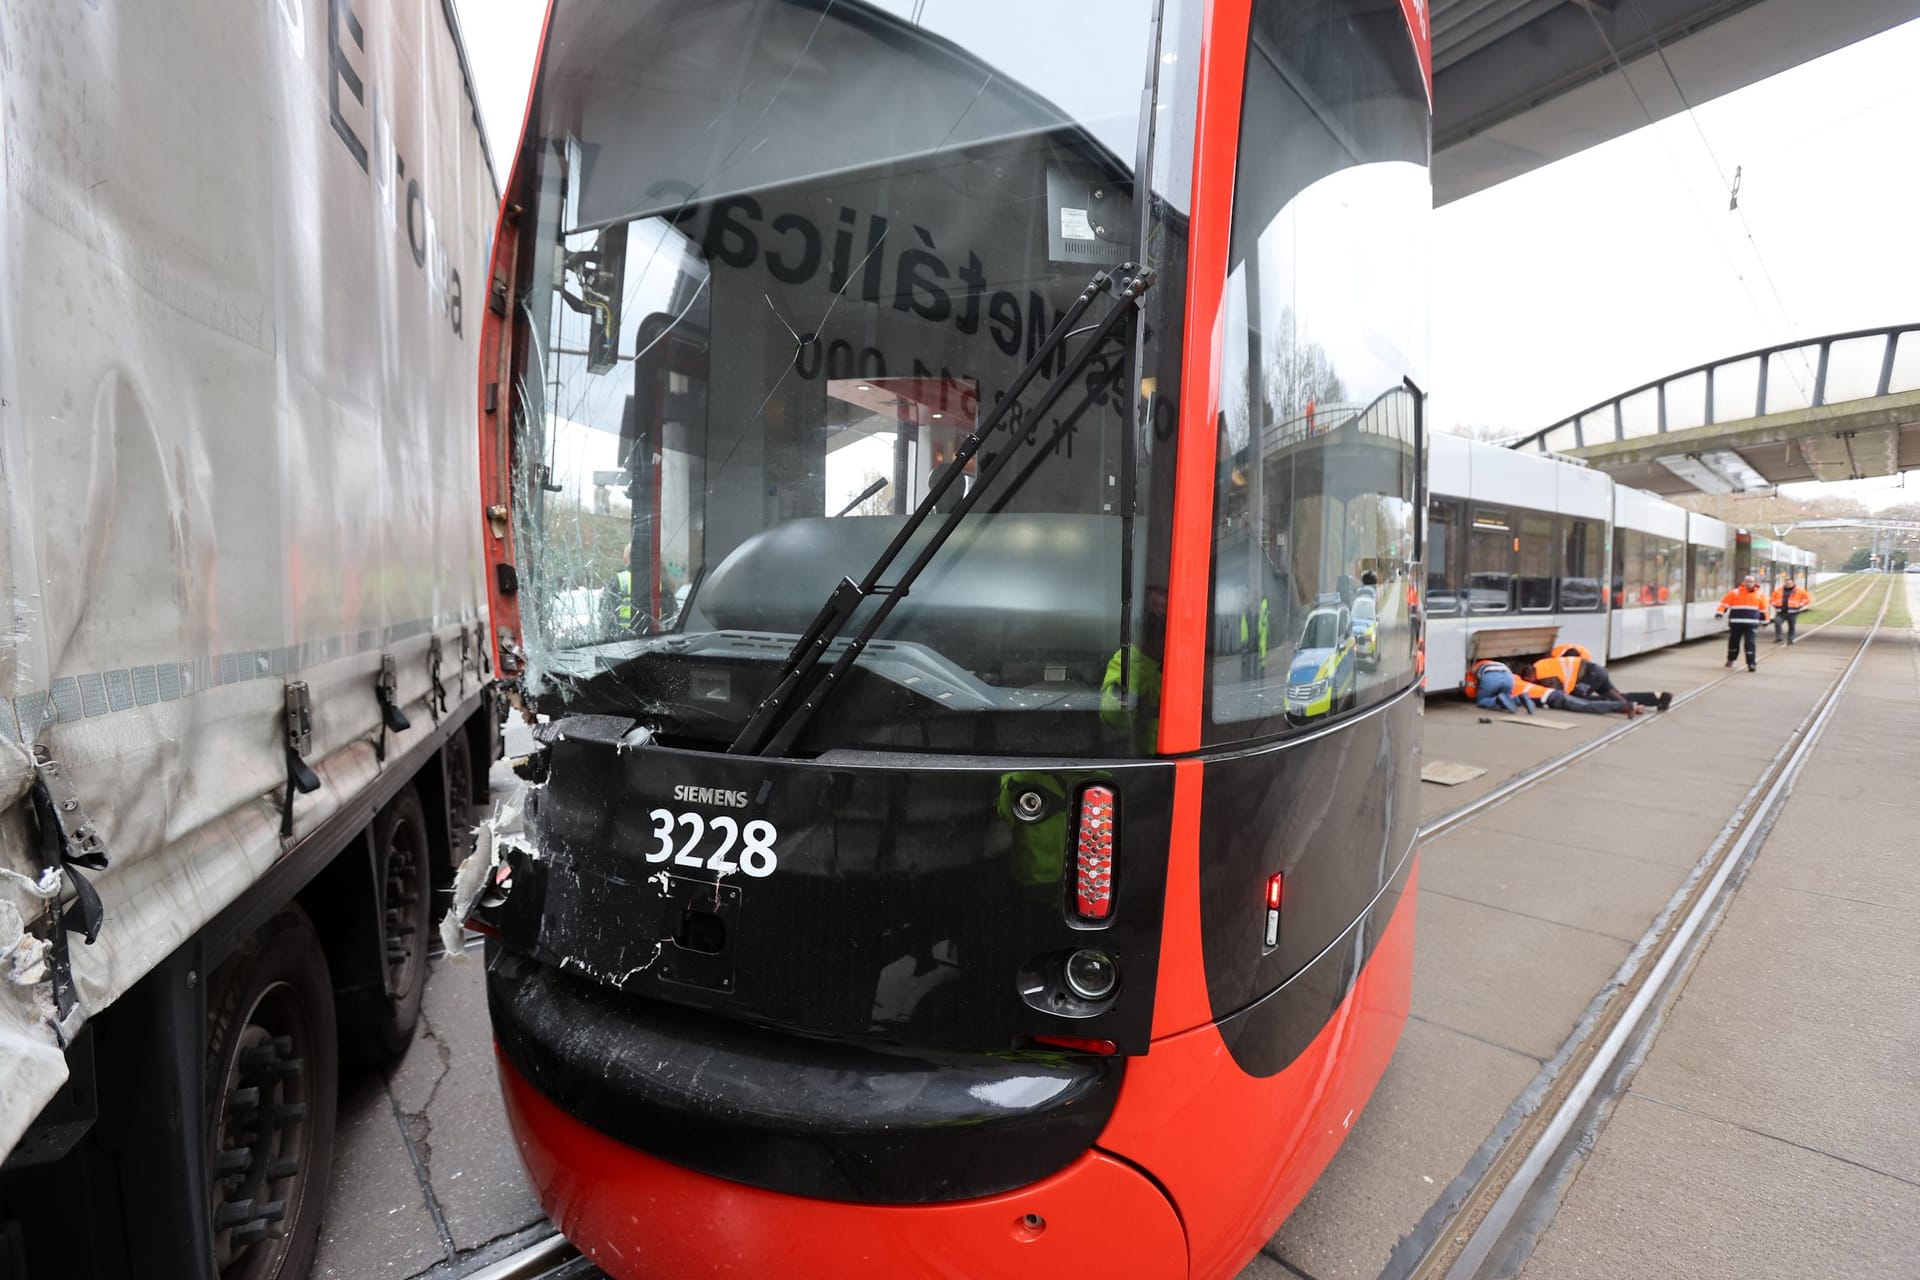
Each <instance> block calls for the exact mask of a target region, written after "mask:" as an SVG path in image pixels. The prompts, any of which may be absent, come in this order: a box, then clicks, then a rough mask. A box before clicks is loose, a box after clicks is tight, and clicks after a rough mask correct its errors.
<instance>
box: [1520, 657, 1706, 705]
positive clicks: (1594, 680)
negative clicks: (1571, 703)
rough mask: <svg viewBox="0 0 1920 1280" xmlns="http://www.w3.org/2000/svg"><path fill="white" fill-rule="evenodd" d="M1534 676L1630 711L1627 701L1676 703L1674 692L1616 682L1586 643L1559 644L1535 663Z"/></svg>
mask: <svg viewBox="0 0 1920 1280" xmlns="http://www.w3.org/2000/svg"><path fill="white" fill-rule="evenodd" d="M1533 678H1534V680H1535V681H1536V682H1538V683H1540V684H1543V685H1546V686H1547V687H1548V688H1550V689H1561V690H1564V691H1565V692H1567V693H1570V694H1572V695H1573V696H1574V697H1576V698H1590V699H1593V700H1594V701H1597V702H1609V703H1614V704H1616V705H1615V708H1614V709H1615V710H1617V711H1621V712H1623V713H1625V714H1629V715H1633V714H1638V713H1636V712H1627V711H1626V704H1631V705H1633V706H1638V707H1656V708H1658V709H1659V710H1661V711H1665V710H1666V709H1667V708H1668V707H1670V706H1672V705H1673V695H1672V694H1671V693H1666V692H1661V693H1655V692H1653V691H1652V690H1650V689H1648V690H1634V691H1631V692H1629V691H1627V690H1624V689H1622V688H1620V687H1619V686H1618V685H1616V684H1614V682H1613V677H1612V676H1610V675H1608V674H1607V669H1606V668H1605V667H1603V666H1601V665H1600V664H1599V663H1597V662H1595V661H1594V660H1593V654H1592V652H1591V651H1590V650H1589V649H1588V648H1587V647H1586V646H1585V645H1583V644H1557V645H1555V646H1554V647H1553V652H1552V653H1550V654H1548V655H1547V656H1546V657H1544V658H1540V659H1537V660H1536V661H1535V662H1534V664H1533Z"/></svg>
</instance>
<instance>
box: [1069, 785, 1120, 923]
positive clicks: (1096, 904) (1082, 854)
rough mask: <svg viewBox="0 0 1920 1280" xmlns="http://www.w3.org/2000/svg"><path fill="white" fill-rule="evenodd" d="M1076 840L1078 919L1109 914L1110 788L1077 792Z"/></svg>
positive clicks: (1111, 811)
mask: <svg viewBox="0 0 1920 1280" xmlns="http://www.w3.org/2000/svg"><path fill="white" fill-rule="evenodd" d="M1079 833H1080V834H1079V839H1078V842H1077V846H1076V848H1075V851H1074V879H1073V909H1074V911H1075V912H1076V913H1077V914H1078V915H1079V916H1080V918H1081V919H1082V920H1105V919H1106V918H1107V917H1108V916H1110V915H1112V914H1113V788H1112V787H1103V786H1099V785H1097V784H1096V785H1094V786H1090V787H1086V788H1084V789H1082V791H1081V792H1080V824H1079Z"/></svg>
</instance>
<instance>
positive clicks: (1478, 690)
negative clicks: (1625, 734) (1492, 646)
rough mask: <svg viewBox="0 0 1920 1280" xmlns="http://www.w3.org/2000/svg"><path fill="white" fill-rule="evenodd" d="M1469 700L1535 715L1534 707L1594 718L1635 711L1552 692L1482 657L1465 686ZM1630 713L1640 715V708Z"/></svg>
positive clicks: (1559, 691) (1564, 692) (1487, 705)
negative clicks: (1580, 713)
mask: <svg viewBox="0 0 1920 1280" xmlns="http://www.w3.org/2000/svg"><path fill="white" fill-rule="evenodd" d="M1463 687H1464V688H1465V690H1466V694H1467V696H1468V697H1469V698H1472V699H1473V700H1474V701H1475V702H1477V703H1478V704H1480V705H1481V706H1483V707H1485V708H1486V709H1487V710H1489V711H1493V710H1501V711H1519V710H1522V709H1525V711H1526V713H1527V714H1528V715H1532V714H1533V708H1534V705H1535V704H1536V703H1537V704H1539V705H1541V706H1545V707H1551V708H1552V709H1553V710H1555V711H1585V712H1588V713H1590V714H1593V715H1611V714H1614V713H1615V712H1618V711H1619V710H1620V707H1621V706H1626V707H1629V708H1633V706H1634V704H1633V703H1630V702H1629V703H1623V704H1615V703H1611V702H1596V701H1594V700H1593V699H1591V698H1579V697H1575V696H1574V695H1572V694H1570V693H1568V692H1567V691H1566V690H1564V689H1550V688H1548V687H1547V686H1546V685H1543V684H1535V683H1534V682H1533V681H1531V680H1522V679H1521V678H1520V677H1519V676H1517V675H1515V674H1514V673H1513V668H1511V667H1509V666H1508V665H1507V664H1506V663H1504V662H1499V661H1496V660H1495V659H1493V658H1482V659H1480V660H1479V661H1478V662H1476V663H1474V664H1473V668H1472V670H1470V671H1468V672H1467V680H1466V684H1465V685H1464V686H1463ZM1626 714H1628V715H1634V714H1637V709H1634V710H1629V711H1628V712H1627V713H1626Z"/></svg>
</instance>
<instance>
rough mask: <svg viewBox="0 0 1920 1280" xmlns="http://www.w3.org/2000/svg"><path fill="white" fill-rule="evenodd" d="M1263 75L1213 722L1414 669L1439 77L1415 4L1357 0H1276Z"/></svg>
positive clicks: (1250, 79) (1222, 511)
mask: <svg viewBox="0 0 1920 1280" xmlns="http://www.w3.org/2000/svg"><path fill="white" fill-rule="evenodd" d="M1246 76H1247V79H1246V92H1245V95H1244V99H1243V107H1242V115H1241V136H1242V137H1243V138H1258V140H1259V145H1257V146H1256V145H1247V146H1243V147H1242V148H1241V149H1240V165H1239V169H1238V170H1237V171H1236V173H1235V175H1234V193H1233V202H1234V203H1233V222H1232V235H1231V242H1230V248H1229V255H1228V262H1227V267H1228V279H1227V296H1226V298H1225V301H1224V304H1223V308H1222V311H1223V315H1222V326H1221V327H1222V332H1223V333H1224V335H1225V349H1224V351H1223V355H1222V358H1221V362H1220V377H1221V387H1220V404H1221V410H1222V411H1221V415H1220V423H1219V430H1220V439H1219V451H1218V453H1219V476H1218V479H1217V491H1216V492H1217V497H1216V499H1215V515H1216V519H1215V529H1216V532H1215V537H1214V580H1213V611H1214V618H1213V626H1212V627H1211V628H1210V629H1209V635H1210V637H1211V641H1212V650H1213V652H1212V661H1210V662H1209V663H1208V667H1207V679H1208V687H1209V695H1208V705H1209V717H1208V721H1209V724H1208V727H1207V729H1206V731H1205V732H1206V734H1207V737H1208V740H1209V741H1221V740H1238V739H1245V738H1254V737H1264V736H1267V735H1270V734H1275V733H1282V732H1286V731H1289V730H1291V729H1298V728H1301V727H1303V726H1307V725H1314V724H1319V723H1322V722H1324V721H1325V720H1326V719H1327V718H1329V717H1333V716H1338V715H1340V714H1342V713H1344V712H1346V711H1348V710H1350V709H1353V708H1356V707H1364V706H1367V705H1369V704H1371V703H1374V702H1378V701H1380V700H1381V699H1384V698H1386V697H1388V696H1390V695H1392V694H1393V693H1395V692H1396V691H1398V690H1401V689H1404V688H1406V687H1408V686H1409V685H1410V684H1411V683H1412V682H1413V678H1414V663H1413V657H1414V638H1415V634H1414V623H1415V619H1414V610H1415V608H1416V602H1417V599H1418V591H1417V590H1416V589H1415V584H1414V583H1413V582H1412V581H1410V579H1409V575H1410V574H1411V573H1413V572H1414V571H1415V569H1416V564H1415V561H1414V555H1415V539H1414V522H1415V521H1416V520H1417V519H1418V518H1419V514H1420V513H1419V511H1418V509H1417V508H1416V506H1415V499H1416V496H1417V494H1418V493H1419V491H1420V484H1419V481H1420V477H1419V475H1418V474H1417V470H1418V465H1419V457H1420V455H1419V452H1418V451H1417V450H1416V448H1415V441H1414V431H1415V423H1416V418H1415V414H1414V404H1413V401H1412V398H1411V396H1410V394H1409V393H1408V392H1407V390H1406V389H1405V386H1404V380H1405V379H1407V378H1409V377H1411V378H1413V379H1414V381H1415V382H1419V381H1421V379H1422V378H1423V376H1424V368H1425V362H1426V330H1425V306H1426V301H1425V284H1424V281H1425V276H1426V271H1425V267H1424V264H1423V261H1422V258H1421V249H1420V246H1421V245H1423V244H1424V243H1425V236H1424V232H1423V230H1422V228H1423V225H1424V223H1425V221H1426V217H1427V214H1428V212H1429V208H1430V205H1431V199H1432V183H1431V180H1430V178H1429V175H1428V170H1427V157H1428V152H1429V116H1428V112H1427V104H1426V88H1425V84H1424V79H1423V76H1422V73H1421V70H1420V65H1419V62H1418V60H1417V57H1416V56H1415V54H1414V52H1413V46H1412V45H1411V43H1410V42H1409V41H1408V40H1407V38H1406V30H1405V22H1404V19H1403V18H1402V17H1401V15H1400V13H1399V11H1398V10H1396V9H1391V8H1384V7H1381V6H1378V5H1370V4H1360V3H1357V2H1356V0H1326V2H1324V3H1319V4H1315V5H1301V4H1298V3H1291V2H1288V0H1256V3H1255V4H1254V6H1253V17H1252V26H1251V30H1250V32H1249V41H1248V51H1247V65H1246ZM1435 536H1436V538H1437V539H1438V540H1439V541H1440V543H1441V544H1442V545H1441V546H1440V547H1437V548H1436V554H1440V555H1444V554H1445V550H1444V544H1445V543H1446V542H1448V541H1450V539H1448V537H1447V534H1446V532H1445V530H1444V528H1443V529H1442V530H1441V531H1440V532H1438V533H1436V534H1435ZM1440 572H1442V573H1444V572H1445V570H1444V569H1443V570H1441V571H1440ZM1442 596H1443V601H1444V597H1445V588H1443V591H1442ZM1361 601H1367V602H1369V603H1368V604H1366V605H1362V604H1361V603H1360V602H1361Z"/></svg>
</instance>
